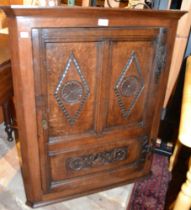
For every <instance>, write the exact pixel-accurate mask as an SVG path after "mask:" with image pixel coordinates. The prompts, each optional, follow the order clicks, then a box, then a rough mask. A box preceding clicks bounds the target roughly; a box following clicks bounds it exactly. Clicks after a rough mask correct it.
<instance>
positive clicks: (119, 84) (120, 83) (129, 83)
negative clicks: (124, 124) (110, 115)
mask: <svg viewBox="0 0 191 210" xmlns="http://www.w3.org/2000/svg"><path fill="white" fill-rule="evenodd" d="M133 63H134V64H135V69H136V70H135V72H132V75H128V76H127V72H128V71H129V69H130V67H131V65H132V64H133ZM143 88H144V80H143V76H142V71H141V67H140V64H139V61H138V58H137V55H136V53H135V52H134V51H133V52H132V53H131V55H130V58H129V59H128V61H127V64H126V65H125V67H124V68H123V70H122V72H121V74H120V76H119V78H118V80H117V81H116V83H115V86H114V92H115V95H116V97H117V101H118V104H119V107H120V110H121V113H122V115H123V117H124V118H126V119H127V118H128V116H129V114H130V113H131V111H132V109H133V107H134V106H135V104H136V102H137V100H138V98H139V96H140V95H141V92H142V90H143ZM127 97H128V98H131V99H130V100H131V102H130V103H129V104H128V105H126V103H125V102H124V98H127Z"/></svg>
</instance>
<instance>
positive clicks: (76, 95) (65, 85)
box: [54, 53, 90, 125]
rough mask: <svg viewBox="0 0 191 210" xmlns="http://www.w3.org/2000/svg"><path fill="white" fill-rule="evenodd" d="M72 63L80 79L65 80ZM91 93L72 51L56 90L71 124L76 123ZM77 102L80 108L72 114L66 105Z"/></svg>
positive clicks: (60, 104)
mask: <svg viewBox="0 0 191 210" xmlns="http://www.w3.org/2000/svg"><path fill="white" fill-rule="evenodd" d="M72 63H73V64H74V67H75V70H76V74H78V75H79V77H80V81H77V80H69V81H65V77H66V75H67V73H68V72H69V71H70V69H71V68H70V67H71V64H72ZM89 94H90V90H89V86H88V83H87V81H86V79H85V77H84V75H83V73H82V70H81V68H80V66H79V64H78V61H77V59H76V58H75V56H74V54H73V53H71V54H70V57H69V59H68V61H67V63H66V66H65V68H64V71H63V74H62V75H61V79H60V80H59V81H58V84H57V87H56V90H55V92H54V97H55V99H56V101H57V103H58V105H59V107H60V108H61V110H62V112H63V113H64V115H65V117H66V119H67V121H68V122H69V124H70V125H74V123H75V122H76V120H77V119H78V117H79V115H80V113H81V111H82V109H83V106H84V104H85V102H86V100H87V98H88V96H89ZM77 103H79V106H78V109H77V111H76V112H75V113H74V114H73V115H71V114H70V113H69V111H68V110H67V108H66V105H70V106H72V105H74V104H77Z"/></svg>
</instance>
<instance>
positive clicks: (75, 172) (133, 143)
mask: <svg viewBox="0 0 191 210" xmlns="http://www.w3.org/2000/svg"><path fill="white" fill-rule="evenodd" d="M99 141H100V140H99ZM145 141H147V137H145V136H144V137H139V138H130V139H126V138H122V139H118V140H117V141H116V139H115V140H114V139H112V140H108V141H107V142H106V141H104V142H103V143H100V142H99V144H98V140H96V139H95V141H94V143H86V142H85V143H84V144H83V145H80V147H74V148H72V147H71V148H63V149H59V150H58V151H51V152H49V158H50V177H51V180H52V182H55V181H56V182H57V181H62V180H67V181H68V179H75V177H77V178H78V179H79V178H80V177H82V178H83V176H92V175H93V176H95V175H96V174H99V173H104V172H107V171H109V170H113V169H117V168H123V167H128V166H129V167H132V164H133V165H134V167H135V168H137V166H138V165H139V164H135V163H139V162H140V161H141V158H142V152H143V150H142V148H143V144H144V143H145ZM101 181H102V180H100V182H101Z"/></svg>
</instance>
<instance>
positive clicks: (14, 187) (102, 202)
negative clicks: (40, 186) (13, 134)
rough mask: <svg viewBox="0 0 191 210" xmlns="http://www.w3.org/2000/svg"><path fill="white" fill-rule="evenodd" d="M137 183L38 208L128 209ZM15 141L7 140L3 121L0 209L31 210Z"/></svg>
mask: <svg viewBox="0 0 191 210" xmlns="http://www.w3.org/2000/svg"><path fill="white" fill-rule="evenodd" d="M132 188H133V184H129V185H125V186H123V187H118V188H114V189H112V190H107V191H103V192H100V193H95V194H92V195H89V196H84V197H81V198H77V199H73V200H70V201H65V202H61V203H58V204H54V205H50V206H47V207H41V208H36V209H37V210H126V207H127V204H128V201H129V198H130V195H131V192H132ZM25 201H26V198H25V193H24V188H23V182H22V177H21V171H20V167H19V157H18V155H17V151H16V146H15V143H14V142H11V143H10V142H7V141H6V134H5V132H4V126H3V124H0V210H29V209H31V208H30V207H27V206H26V205H25Z"/></svg>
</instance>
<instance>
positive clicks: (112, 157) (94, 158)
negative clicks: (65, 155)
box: [67, 147, 128, 171]
mask: <svg viewBox="0 0 191 210" xmlns="http://www.w3.org/2000/svg"><path fill="white" fill-rule="evenodd" d="M127 154H128V148H127V147H121V148H115V149H112V150H110V151H104V152H99V153H95V154H89V155H84V156H81V157H75V158H70V159H68V160H67V166H68V168H69V169H70V170H74V171H79V170H82V169H85V168H91V167H95V166H100V165H105V164H109V163H113V162H116V161H121V160H125V159H127Z"/></svg>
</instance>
